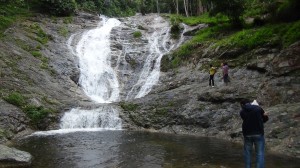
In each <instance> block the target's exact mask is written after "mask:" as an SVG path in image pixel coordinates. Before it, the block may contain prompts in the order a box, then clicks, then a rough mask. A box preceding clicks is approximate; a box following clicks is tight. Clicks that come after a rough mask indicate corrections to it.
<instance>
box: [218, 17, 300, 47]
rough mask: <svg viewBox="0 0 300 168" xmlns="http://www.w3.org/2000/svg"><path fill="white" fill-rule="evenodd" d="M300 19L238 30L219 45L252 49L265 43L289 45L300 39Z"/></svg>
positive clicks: (219, 42)
mask: <svg viewBox="0 0 300 168" xmlns="http://www.w3.org/2000/svg"><path fill="white" fill-rule="evenodd" d="M298 30H300V21H298V22H294V23H289V24H276V25H267V26H263V27H260V28H254V29H246V30H242V31H239V32H236V33H234V34H232V35H231V36H229V37H228V38H224V39H222V40H220V41H218V42H217V45H219V46H227V47H234V46H237V47H242V48H245V49H252V48H255V47H259V46H263V45H266V44H268V45H280V46H283V47H287V46H289V45H290V44H292V43H294V42H296V41H298V40H300V32H299V31H298Z"/></svg>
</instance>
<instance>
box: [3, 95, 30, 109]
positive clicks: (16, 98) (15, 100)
mask: <svg viewBox="0 0 300 168" xmlns="http://www.w3.org/2000/svg"><path fill="white" fill-rule="evenodd" d="M4 100H5V101H7V102H8V103H10V104H13V105H15V106H17V107H22V106H23V105H24V104H25V98H24V97H23V96H22V95H21V94H20V93H18V92H12V93H11V94H10V95H9V96H7V97H4Z"/></svg>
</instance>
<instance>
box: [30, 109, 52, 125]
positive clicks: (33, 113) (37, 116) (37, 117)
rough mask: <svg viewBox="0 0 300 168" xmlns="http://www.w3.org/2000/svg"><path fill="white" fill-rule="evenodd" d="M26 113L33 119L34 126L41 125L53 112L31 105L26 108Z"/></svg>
mask: <svg viewBox="0 0 300 168" xmlns="http://www.w3.org/2000/svg"><path fill="white" fill-rule="evenodd" d="M24 111H25V113H26V114H27V116H28V117H29V118H30V119H31V122H32V123H33V124H35V125H36V124H39V123H40V122H41V121H42V120H43V119H45V118H46V117H47V116H48V114H49V113H51V110H49V109H46V108H44V107H42V106H39V107H37V106H33V105H29V106H26V107H25V108H24Z"/></svg>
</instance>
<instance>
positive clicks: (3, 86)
mask: <svg viewBox="0 0 300 168" xmlns="http://www.w3.org/2000/svg"><path fill="white" fill-rule="evenodd" d="M87 17H88V19H87ZM68 19H70V18H59V19H50V18H47V17H45V16H42V15H37V16H35V17H32V18H30V19H28V20H26V21H23V22H20V23H16V24H15V25H13V27H11V28H9V29H7V30H6V31H5V36H4V37H2V38H1V40H0V76H1V80H0V93H1V96H0V114H1V119H0V141H2V142H4V141H6V140H8V139H11V138H12V137H13V135H15V134H17V133H21V132H22V131H24V130H26V129H30V128H32V126H31V125H32V124H31V123H30V120H29V118H28V116H27V115H25V114H24V112H22V110H21V109H20V108H18V107H16V106H12V105H9V104H8V103H7V102H6V101H4V100H3V98H5V97H8V96H9V95H10V94H11V93H13V92H14V91H15V92H18V93H20V94H21V95H22V96H23V97H24V99H25V101H26V103H27V105H26V106H29V105H30V106H36V107H39V106H42V107H44V108H47V109H51V110H52V111H53V113H51V114H49V116H48V117H47V118H46V119H45V120H43V121H41V122H40V124H36V125H35V126H34V127H33V128H32V129H41V130H45V129H49V128H50V127H51V125H52V124H53V123H57V122H58V121H59V117H60V112H64V111H66V110H67V109H69V108H71V107H77V106H81V105H82V106H85V105H86V104H89V103H90V100H89V98H88V97H87V96H86V95H85V93H84V92H83V91H82V90H81V89H80V88H79V87H78V85H77V82H78V77H79V73H80V70H79V67H78V60H77V58H76V57H75V56H74V55H73V54H72V52H70V50H69V48H68V45H67V40H68V38H67V36H68V35H70V34H72V33H75V32H83V31H84V30H86V29H88V28H91V27H95V26H97V24H98V22H99V17H98V16H94V15H89V14H85V13H81V14H80V15H78V16H76V17H74V18H72V21H69V20H68ZM69 22H70V23H69ZM70 45H72V44H70ZM19 107H21V106H19Z"/></svg>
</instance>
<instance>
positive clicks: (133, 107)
mask: <svg viewBox="0 0 300 168" xmlns="http://www.w3.org/2000/svg"><path fill="white" fill-rule="evenodd" d="M120 105H121V107H122V109H124V110H125V111H135V110H137V108H138V107H139V106H138V105H137V104H133V103H126V102H121V103H120Z"/></svg>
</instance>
